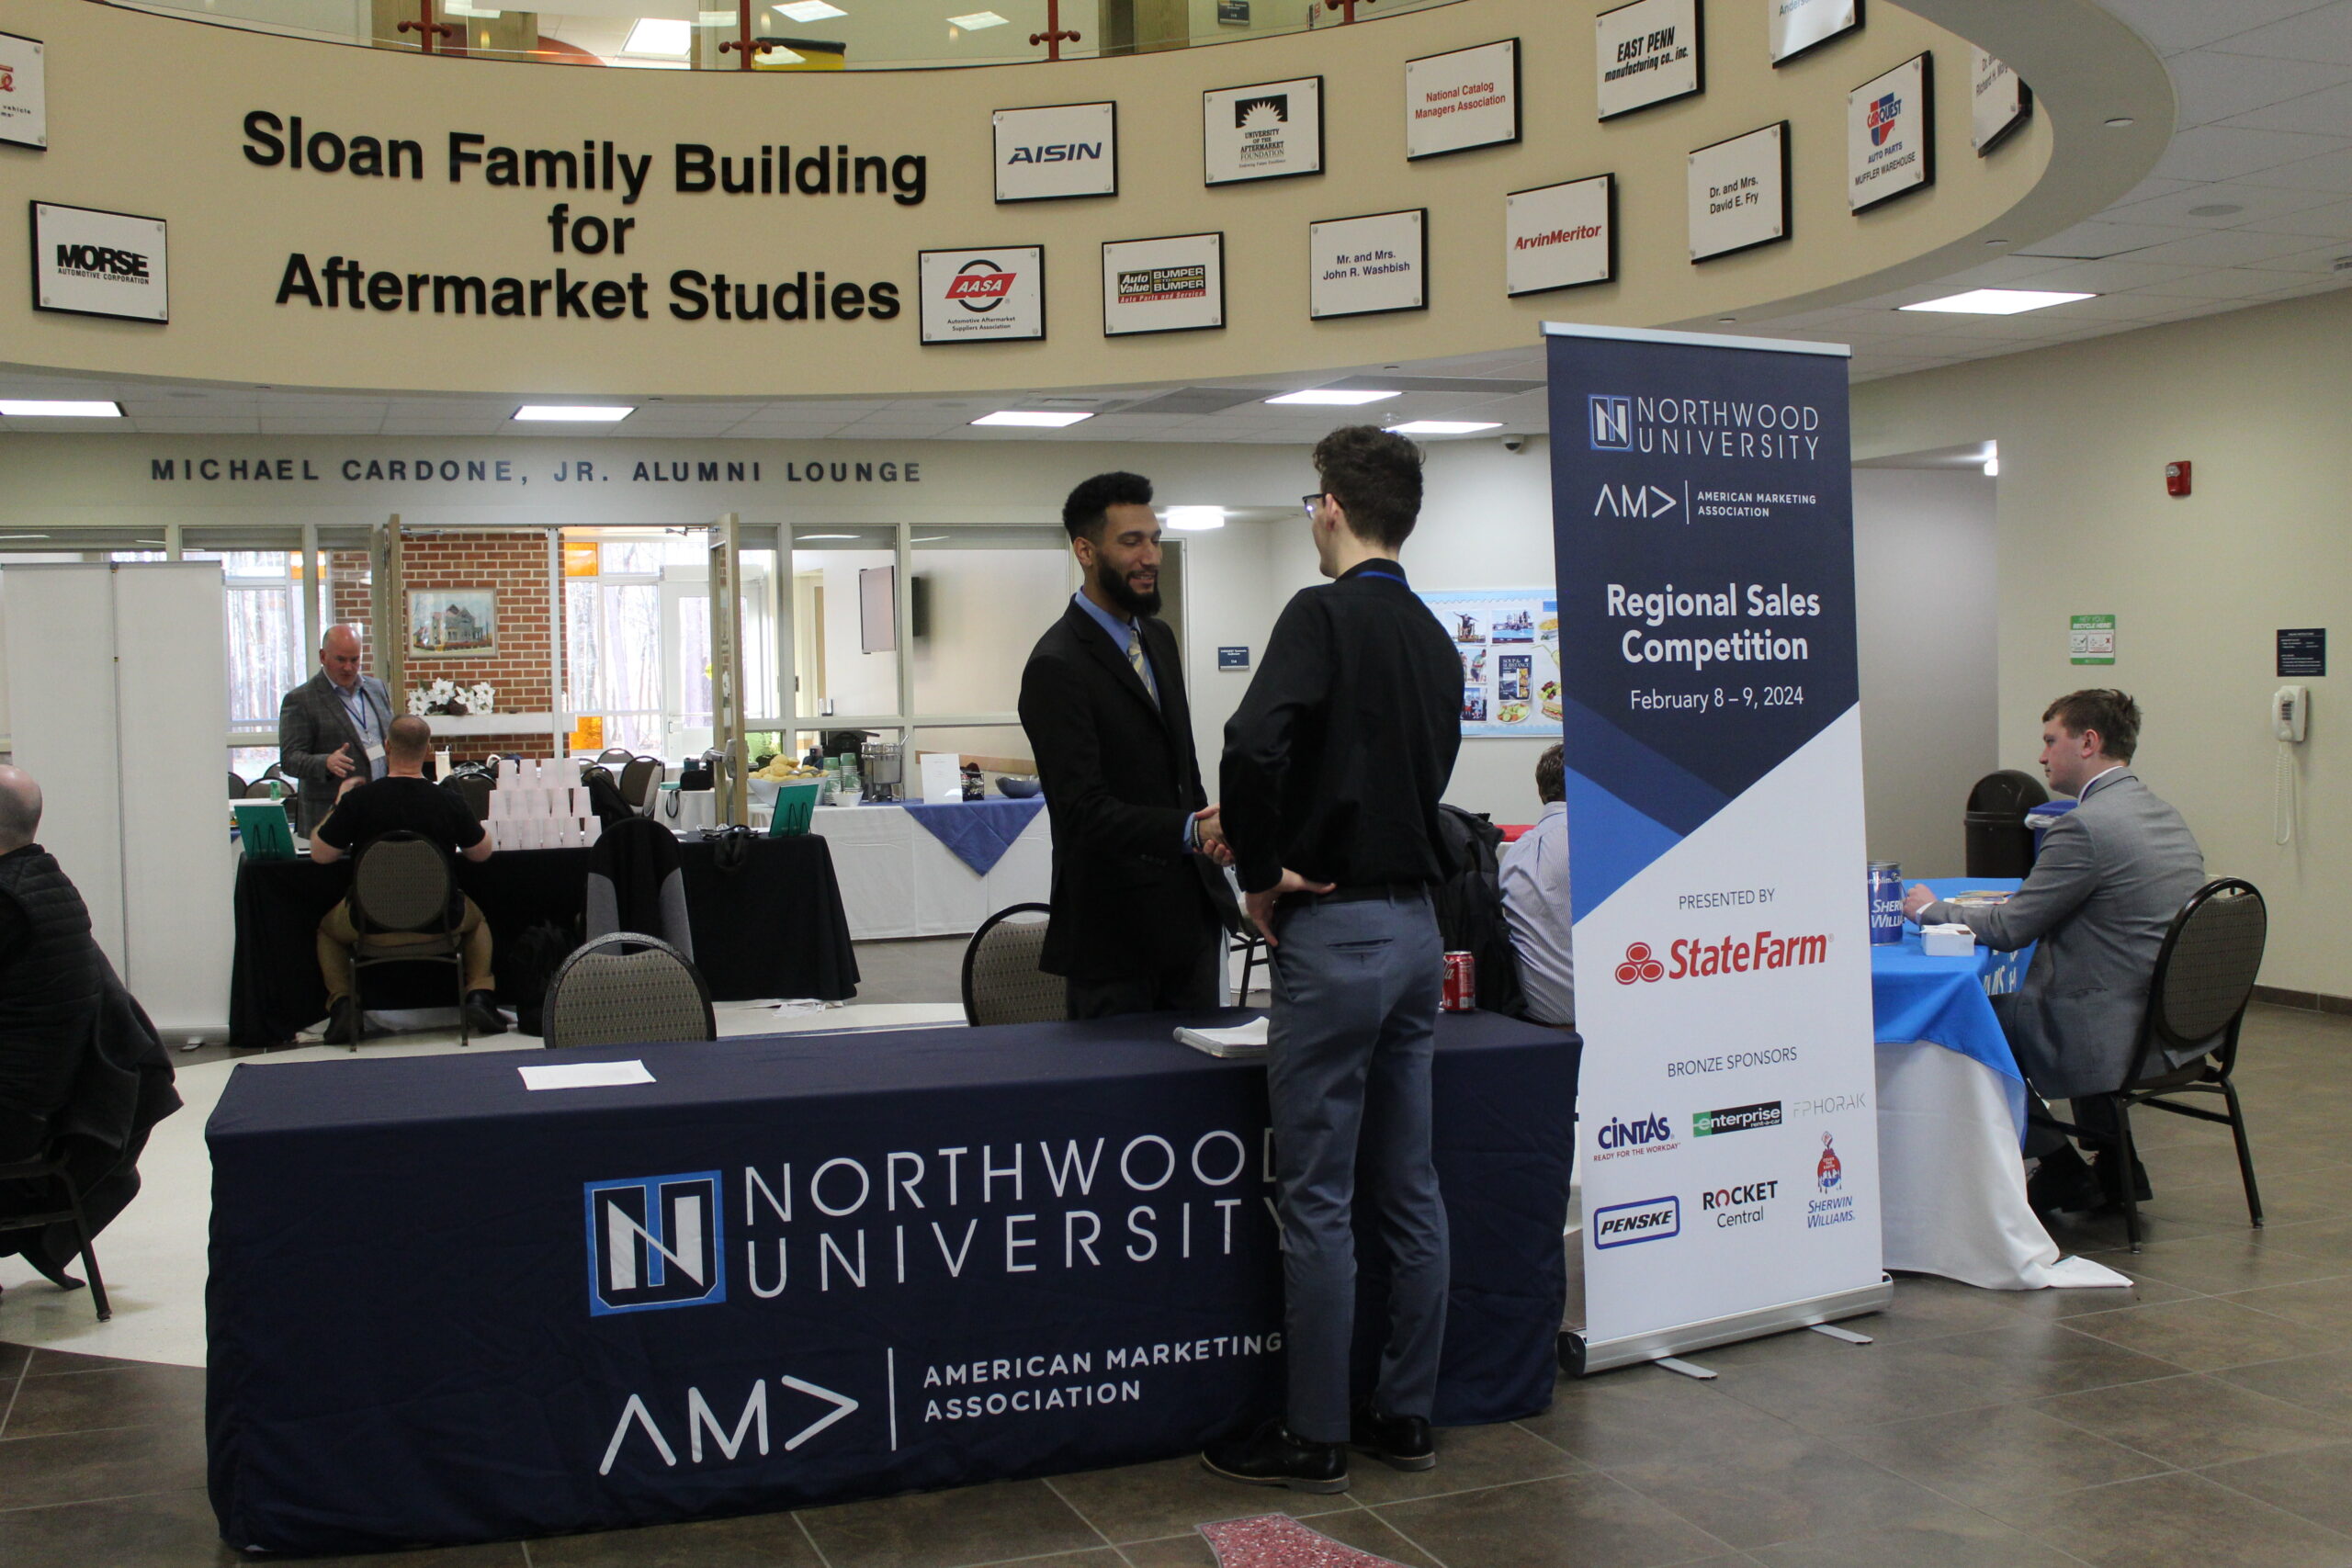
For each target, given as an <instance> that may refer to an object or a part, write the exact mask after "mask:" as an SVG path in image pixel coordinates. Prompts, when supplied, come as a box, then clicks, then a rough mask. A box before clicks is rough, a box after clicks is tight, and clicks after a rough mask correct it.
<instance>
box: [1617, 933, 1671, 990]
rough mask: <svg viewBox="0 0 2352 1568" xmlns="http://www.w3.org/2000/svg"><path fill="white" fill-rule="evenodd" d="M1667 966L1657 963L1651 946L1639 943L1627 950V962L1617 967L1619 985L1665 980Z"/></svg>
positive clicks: (1646, 943)
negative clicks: (1639, 981)
mask: <svg viewBox="0 0 2352 1568" xmlns="http://www.w3.org/2000/svg"><path fill="white" fill-rule="evenodd" d="M1665 978H1666V965H1665V964H1660V963H1659V962H1658V961H1657V953H1653V952H1651V951H1650V944H1649V943H1648V942H1635V943H1634V945H1633V946H1631V947H1629V948H1627V949H1626V950H1625V962H1624V963H1623V964H1619V965H1617V983H1618V984H1619V985H1621V986H1630V985H1632V984H1634V982H1635V981H1637V980H1663V979H1665Z"/></svg>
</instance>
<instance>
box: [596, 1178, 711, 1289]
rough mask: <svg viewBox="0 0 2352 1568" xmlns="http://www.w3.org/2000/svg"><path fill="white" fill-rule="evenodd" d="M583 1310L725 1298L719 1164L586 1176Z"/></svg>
mask: <svg viewBox="0 0 2352 1568" xmlns="http://www.w3.org/2000/svg"><path fill="white" fill-rule="evenodd" d="M582 1191H583V1192H584V1193H585V1194H586V1197H587V1201H588V1315H590V1316H591V1317H606V1316H610V1315H611V1314H615V1313H623V1312H651V1311H653V1310H655V1309H657V1308H660V1307H683V1306H712V1305H716V1304H717V1303H720V1302H723V1301H725V1300H726V1299H727V1271H726V1266H725V1262H724V1258H723V1253H724V1250H725V1245H724V1244H725V1239H726V1238H725V1236H724V1235H723V1234H722V1232H723V1231H724V1228H725V1222H724V1221H723V1219H722V1218H721V1216H720V1213H719V1196H718V1172H717V1171H715V1170H696V1171H689V1172H686V1173H685V1174H684V1175H679V1176H644V1177H635V1178H631V1179H627V1180H621V1181H591V1182H588V1183H586V1184H585V1185H584V1186H583V1188H582Z"/></svg>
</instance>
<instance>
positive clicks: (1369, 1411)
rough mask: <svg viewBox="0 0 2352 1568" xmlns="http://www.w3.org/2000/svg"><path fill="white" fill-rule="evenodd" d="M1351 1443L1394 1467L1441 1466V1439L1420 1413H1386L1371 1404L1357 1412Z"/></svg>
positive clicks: (1418, 1467)
mask: <svg viewBox="0 0 2352 1568" xmlns="http://www.w3.org/2000/svg"><path fill="white" fill-rule="evenodd" d="M1348 1444H1349V1446H1350V1447H1351V1448H1353V1449H1356V1450H1359V1451H1360V1452H1363V1453H1368V1454H1370V1455H1371V1456H1372V1457H1373V1458H1374V1459H1376V1460H1378V1461H1380V1462H1381V1463H1383V1464H1385V1465H1386V1466H1388V1467H1389V1468H1390V1469H1391V1470H1434V1469H1436V1468H1437V1439H1436V1438H1432V1437H1431V1436H1430V1424H1429V1423H1428V1422H1427V1421H1425V1420H1423V1419H1421V1417H1419V1416H1383V1415H1381V1414H1380V1413H1379V1412H1378V1411H1376V1410H1374V1408H1373V1407H1372V1406H1371V1405H1369V1404H1367V1405H1365V1406H1364V1407H1363V1408H1362V1409H1361V1410H1358V1411H1357V1412H1356V1418H1355V1424H1354V1430H1353V1431H1352V1432H1351V1433H1350V1435H1349V1438H1348Z"/></svg>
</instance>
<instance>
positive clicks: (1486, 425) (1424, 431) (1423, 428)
mask: <svg viewBox="0 0 2352 1568" xmlns="http://www.w3.org/2000/svg"><path fill="white" fill-rule="evenodd" d="M1502 427H1503V423H1502V421H1500V420H1498V419H1417V420H1412V421H1409V422H1408V423H1404V424H1392V425H1390V426H1389V427H1388V429H1389V431H1390V433H1391V434H1397V435H1475V434H1477V433H1478V432H1479V431H1482V430H1500V429H1501V428H1502Z"/></svg>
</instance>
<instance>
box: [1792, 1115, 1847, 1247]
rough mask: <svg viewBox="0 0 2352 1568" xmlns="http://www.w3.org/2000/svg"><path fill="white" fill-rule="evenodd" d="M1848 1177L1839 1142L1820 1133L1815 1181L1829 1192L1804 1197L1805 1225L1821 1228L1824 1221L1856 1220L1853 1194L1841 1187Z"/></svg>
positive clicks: (1843, 1221) (1808, 1227)
mask: <svg viewBox="0 0 2352 1568" xmlns="http://www.w3.org/2000/svg"><path fill="white" fill-rule="evenodd" d="M1845 1179H1846V1168H1845V1165H1844V1162H1842V1161H1840V1160H1839V1159H1838V1145H1836V1144H1835V1143H1834V1142H1833V1141H1832V1140H1831V1138H1830V1135H1829V1134H1827V1133H1824V1134H1821V1163H1820V1164H1818V1165H1816V1166H1815V1167H1814V1168H1813V1184H1814V1185H1815V1187H1817V1188H1819V1189H1820V1190H1822V1191H1823V1192H1825V1193H1828V1194H1830V1196H1827V1197H1824V1198H1808V1199H1806V1200H1805V1204H1804V1228H1805V1229H1807V1230H1819V1229H1820V1228H1821V1227H1822V1226H1824V1225H1842V1224H1849V1223H1850V1222H1851V1221H1852V1220H1853V1218H1854V1200H1853V1197H1852V1195H1851V1194H1849V1193H1844V1192H1839V1191H1838V1188H1839V1187H1840V1186H1842V1185H1843V1184H1844V1182H1845Z"/></svg>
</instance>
